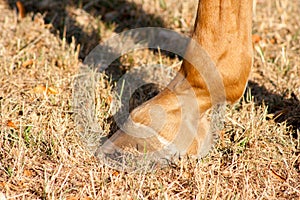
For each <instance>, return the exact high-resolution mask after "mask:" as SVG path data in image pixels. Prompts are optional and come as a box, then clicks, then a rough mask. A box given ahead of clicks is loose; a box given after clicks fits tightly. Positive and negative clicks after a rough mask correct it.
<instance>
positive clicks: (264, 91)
mask: <svg viewBox="0 0 300 200" xmlns="http://www.w3.org/2000/svg"><path fill="white" fill-rule="evenodd" d="M24 2H25V3H24V7H25V10H26V13H25V14H26V16H25V17H24V18H21V17H20V14H19V13H17V12H16V7H15V3H14V1H4V0H0V10H1V13H0V200H5V199H68V200H75V199H300V131H299V129H300V102H299V98H300V81H299V78H300V15H299V13H300V1H299V0H257V3H256V8H255V12H254V17H253V41H254V42H253V46H254V53H255V55H254V66H253V70H252V74H251V77H250V82H249V85H248V88H247V91H246V93H245V96H244V98H242V99H241V101H240V102H239V103H237V104H235V105H234V106H230V107H228V109H227V113H226V124H225V128H224V131H223V133H224V135H223V137H222V138H221V140H220V141H219V142H218V143H217V145H216V146H215V148H214V149H213V150H212V152H211V153H210V154H209V155H208V156H206V157H204V158H203V159H201V160H198V161H196V160H193V159H182V160H181V161H180V162H179V163H175V164H174V165H170V166H169V167H165V168H162V169H155V170H153V171H152V172H133V173H127V172H122V171H116V170H114V169H110V168H108V167H106V166H105V165H103V164H101V162H99V161H98V160H97V159H95V158H94V157H93V156H92V155H90V153H89V152H88V151H87V150H86V149H85V148H84V146H83V145H82V143H81V142H80V139H79V137H78V136H77V134H76V129H75V126H76V125H75V122H74V112H73V107H72V106H73V100H72V90H73V85H72V84H73V81H74V78H76V76H77V72H78V65H79V64H80V63H81V62H82V59H83V58H84V57H85V56H86V55H87V54H88V52H89V51H90V50H91V49H92V48H93V47H94V46H96V45H97V44H98V43H99V42H103V41H105V40H106V39H108V38H110V37H111V36H113V35H115V34H116V33H118V32H121V31H123V30H127V29H129V28H135V27H142V26H161V27H166V28H170V29H172V30H175V31H178V32H180V33H184V34H187V35H189V34H190V31H191V27H192V24H193V19H194V17H195V16H194V15H195V9H196V6H195V5H196V3H195V2H196V1H195V0H184V1H175V0H152V1H143V0H128V1H123V0H102V1H98V2H97V1H94V2H95V3H94V4H92V3H89V1H87V0H82V1H75V0H73V1H48V0H44V1H34V0H29V1H24ZM178 62H179V60H178V59H177V58H172V56H171V57H170V56H167V55H160V54H157V53H155V52H153V51H148V50H144V51H140V52H133V53H132V54H129V55H125V56H123V57H122V58H121V59H120V60H119V61H118V62H116V63H114V68H113V69H114V71H113V73H115V74H116V76H115V77H118V76H120V74H122V73H124V72H125V71H126V70H127V69H129V68H131V67H133V66H143V65H146V64H149V63H152V64H161V63H163V64H164V65H175V64H176V63H178ZM112 87H113V83H112V81H111V80H110V79H105V78H103V79H101V80H100V81H99V87H98V88H99V93H98V94H97V99H99V101H97V105H96V107H97V116H98V120H99V124H100V126H101V128H102V129H103V132H104V133H105V134H108V133H109V131H110V129H111V126H112V125H111V120H110V119H111V116H112V113H111V110H110V99H111V98H112V96H113V94H112V90H111V89H112Z"/></svg>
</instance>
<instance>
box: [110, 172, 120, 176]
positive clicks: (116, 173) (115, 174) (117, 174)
mask: <svg viewBox="0 0 300 200" xmlns="http://www.w3.org/2000/svg"><path fill="white" fill-rule="evenodd" d="M119 174H120V173H119V172H118V171H114V172H113V173H112V175H113V176H119Z"/></svg>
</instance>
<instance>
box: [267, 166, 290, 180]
mask: <svg viewBox="0 0 300 200" xmlns="http://www.w3.org/2000/svg"><path fill="white" fill-rule="evenodd" d="M268 169H269V170H270V172H271V174H272V175H273V176H274V177H275V178H277V179H278V180H280V181H282V182H285V181H286V178H284V177H283V176H281V175H279V174H278V173H276V172H275V171H274V170H273V169H272V168H271V163H269V165H268Z"/></svg>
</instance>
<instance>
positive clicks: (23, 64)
mask: <svg viewBox="0 0 300 200" xmlns="http://www.w3.org/2000/svg"><path fill="white" fill-rule="evenodd" d="M32 64H33V59H30V60H27V61H25V62H23V63H22V67H28V66H30V65H32Z"/></svg>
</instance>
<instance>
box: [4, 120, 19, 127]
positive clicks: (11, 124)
mask: <svg viewBox="0 0 300 200" xmlns="http://www.w3.org/2000/svg"><path fill="white" fill-rule="evenodd" d="M6 126H8V127H11V128H13V129H17V126H16V125H15V123H14V122H13V121H11V120H7V123H6Z"/></svg>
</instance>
